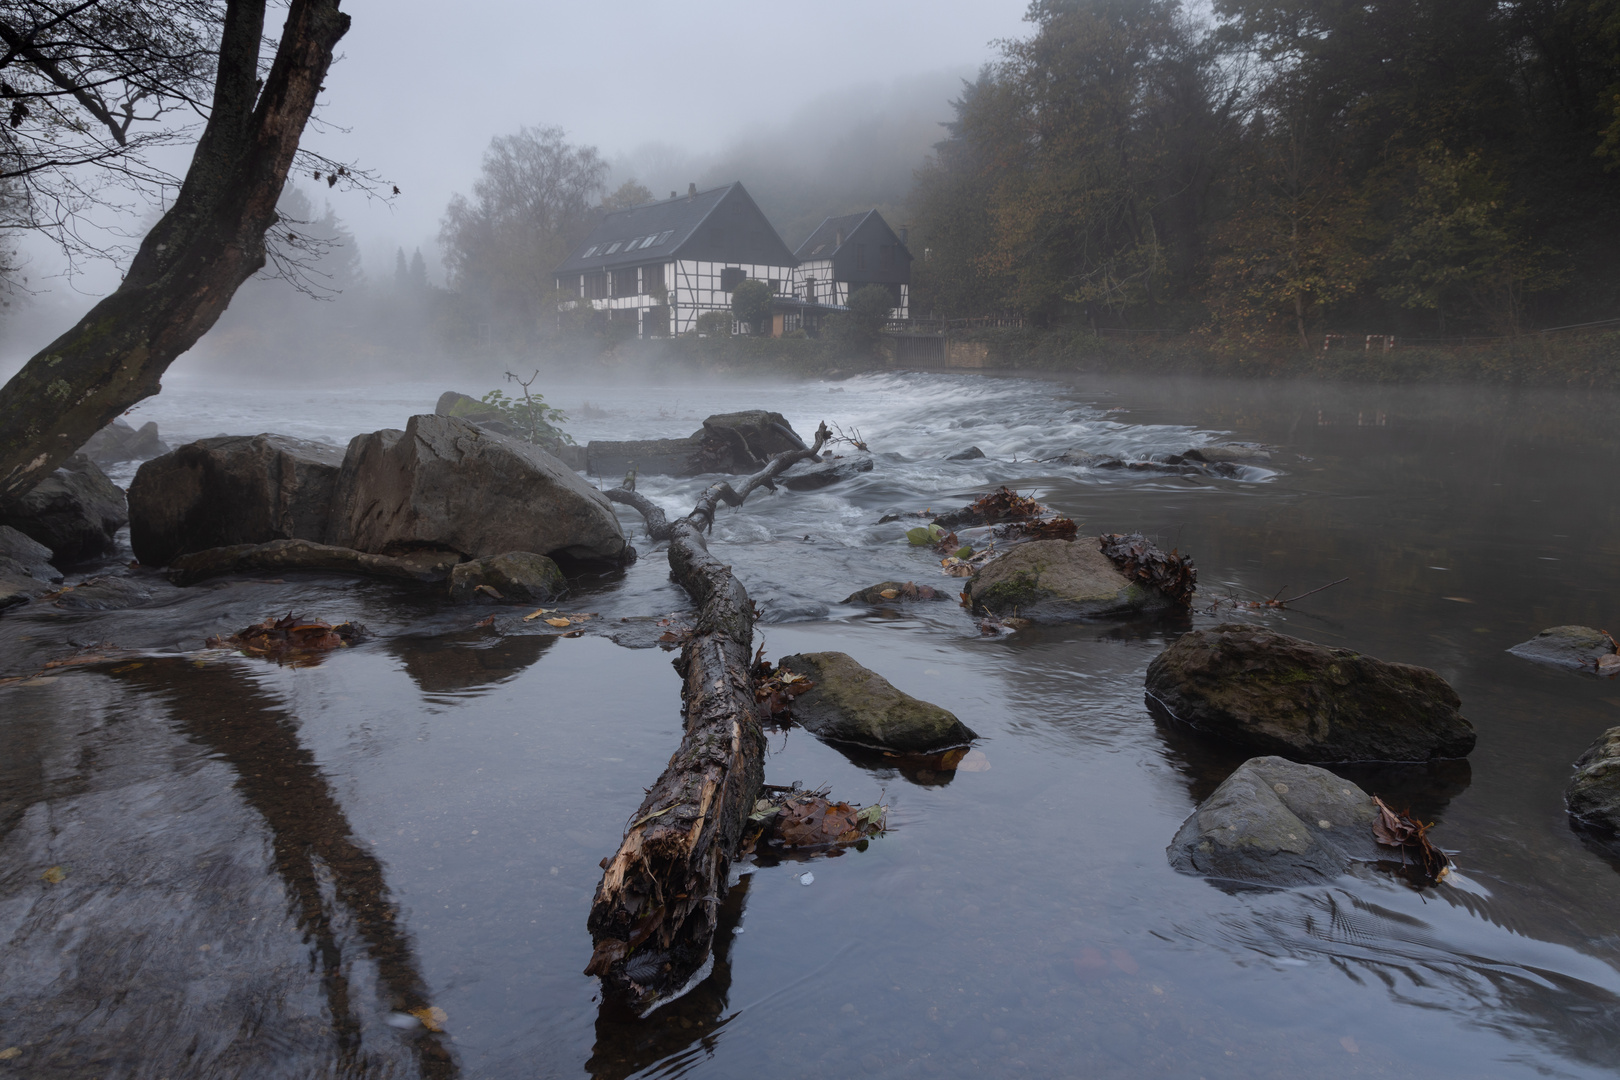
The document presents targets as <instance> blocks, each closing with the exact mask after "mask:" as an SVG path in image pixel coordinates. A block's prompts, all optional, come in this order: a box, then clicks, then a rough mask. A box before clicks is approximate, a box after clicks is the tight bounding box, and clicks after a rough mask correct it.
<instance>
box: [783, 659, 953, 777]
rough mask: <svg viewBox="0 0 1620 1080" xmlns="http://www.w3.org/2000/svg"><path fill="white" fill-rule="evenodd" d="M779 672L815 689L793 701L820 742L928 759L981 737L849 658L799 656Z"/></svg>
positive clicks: (796, 714)
mask: <svg viewBox="0 0 1620 1080" xmlns="http://www.w3.org/2000/svg"><path fill="white" fill-rule="evenodd" d="M777 667H778V668H781V669H782V670H784V671H791V672H793V673H794V674H796V675H803V676H804V677H805V678H808V679H810V680H811V681H813V682H814V683H815V684H816V685H815V687H814V688H813V689H812V690H810V691H809V692H808V693H805V694H801V695H800V696H799V697H797V698H794V699H793V719H794V720H796V721H797V722H798V723H799V724H801V725H802V726H803V727H804V728H805V730H807V731H809V732H810V733H811V734H813V735H815V736H817V737H818V738H822V739H830V740H832V741H835V742H846V743H854V744H856V745H858V746H869V747H874V748H876V749H879V750H892V751H894V752H896V753H902V754H930V753H935V752H937V751H940V750H947V749H950V748H951V747H953V746H963V745H966V744H967V743H969V742H972V741H973V740H974V739H976V738H978V736H977V735H975V734H974V733H973V731H972V730H971V729H970V728H968V727H967V725H965V724H963V723H962V721H960V720H958V719H957V718H956V717H955V716H953V715H952V714H951V713H949V712H947V711H946V710H944V709H942V708H940V707H939V706H938V705H933V704H930V703H929V702H926V701H922V700H919V699H918V698H914V697H912V696H911V695H910V694H907V693H905V692H904V691H901V690H897V689H895V687H894V686H893V685H892V684H890V682H889V681H888V680H887V679H885V678H884V677H883V676H881V675H879V674H878V673H877V672H875V671H871V670H869V669H867V668H864V667H862V666H861V665H860V664H857V663H856V662H855V661H854V660H853V659H852V658H851V657H850V656H849V654H847V653H841V652H814V653H796V654H794V655H792V656H784V657H783V658H782V659H781V660H779V661H777Z"/></svg>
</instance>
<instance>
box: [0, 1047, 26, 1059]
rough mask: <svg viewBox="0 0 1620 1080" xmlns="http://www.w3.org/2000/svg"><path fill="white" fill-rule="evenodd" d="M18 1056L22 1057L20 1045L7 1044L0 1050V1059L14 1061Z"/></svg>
mask: <svg viewBox="0 0 1620 1080" xmlns="http://www.w3.org/2000/svg"><path fill="white" fill-rule="evenodd" d="M20 1057H22V1049H21V1048H20V1047H16V1046H8V1047H6V1048H5V1049H4V1050H0V1061H15V1060H16V1059H17V1058H20Z"/></svg>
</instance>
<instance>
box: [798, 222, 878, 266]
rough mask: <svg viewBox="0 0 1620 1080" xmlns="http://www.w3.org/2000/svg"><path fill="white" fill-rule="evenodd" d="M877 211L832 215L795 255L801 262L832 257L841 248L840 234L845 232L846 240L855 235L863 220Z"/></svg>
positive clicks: (801, 245)
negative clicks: (841, 215)
mask: <svg viewBox="0 0 1620 1080" xmlns="http://www.w3.org/2000/svg"><path fill="white" fill-rule="evenodd" d="M875 213H877V211H876V210H866V211H863V212H862V213H859V214H845V215H844V216H843V217H830V218H828V219H827V220H826V221H823V222H822V223H821V225H820V226H819V227H817V229H816V231H815V232H813V233H811V234H810V238H809V239H808V240H806V241H805V242H804V243H802V244H800V245H799V250H798V251H795V252H794V253H793V257H794V258H795V259H798V260H799V261H800V262H808V261H809V260H811V259H830V258H832V257H833V254H834V253H835V252H837V250H838V248H839V243H838V234H839V233H840V232H841V233H843V234H844V242H845V243H848V242H849V238H850V237H851V236H853V235H855V229H856V227H857V226H859V225H860V223H861V222H863V221H865V220H866V219H867V218H869V217H871V216H872V215H873V214H875Z"/></svg>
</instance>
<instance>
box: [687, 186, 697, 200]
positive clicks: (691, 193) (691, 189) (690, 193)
mask: <svg viewBox="0 0 1620 1080" xmlns="http://www.w3.org/2000/svg"><path fill="white" fill-rule="evenodd" d="M686 197H687V198H688V199H695V198H697V185H696V184H687V185H686Z"/></svg>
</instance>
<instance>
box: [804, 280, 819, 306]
mask: <svg viewBox="0 0 1620 1080" xmlns="http://www.w3.org/2000/svg"><path fill="white" fill-rule="evenodd" d="M804 298H805V300H806V301H807V302H808V303H811V304H813V303H815V302H816V279H815V278H813V277H807V278H805V279H804Z"/></svg>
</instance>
